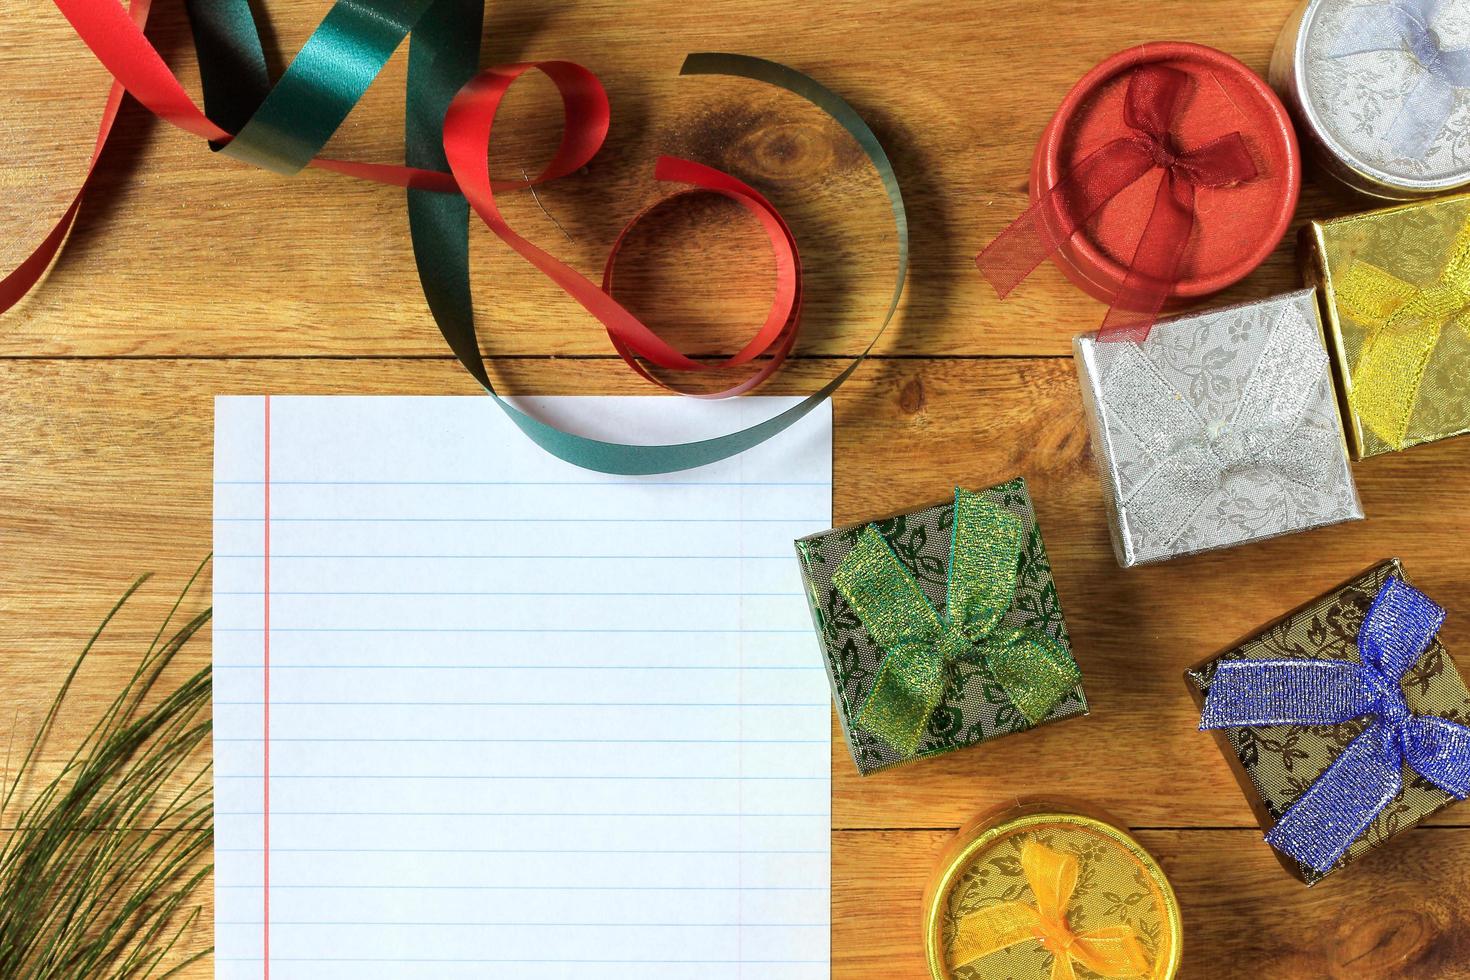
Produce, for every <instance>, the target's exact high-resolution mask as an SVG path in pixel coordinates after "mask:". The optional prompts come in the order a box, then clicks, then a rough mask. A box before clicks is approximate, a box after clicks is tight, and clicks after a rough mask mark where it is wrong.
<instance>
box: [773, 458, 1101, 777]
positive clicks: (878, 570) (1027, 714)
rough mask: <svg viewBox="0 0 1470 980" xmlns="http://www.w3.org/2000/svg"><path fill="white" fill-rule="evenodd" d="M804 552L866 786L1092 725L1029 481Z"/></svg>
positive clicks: (819, 540) (834, 682)
mask: <svg viewBox="0 0 1470 980" xmlns="http://www.w3.org/2000/svg"><path fill="white" fill-rule="evenodd" d="M957 513H958V514H959V517H958V519H957V517H956V515H957ZM796 552H797V556H798V558H799V559H800V562H801V573H802V578H803V581H804V583H805V587H806V591H807V598H808V601H809V603H810V605H811V610H812V618H813V620H814V621H815V624H816V629H817V635H818V637H819V639H820V641H821V645H822V653H823V656H824V658H825V660H826V668H827V676H828V680H829V681H830V682H831V686H832V698H833V701H834V703H835V705H836V708H837V714H838V720H839V722H840V723H841V726H842V730H843V733H844V735H845V736H846V739H847V744H848V748H849V750H850V751H851V752H852V757H853V760H854V761H855V762H856V763H857V767H858V771H859V772H861V773H863V774H867V773H870V772H874V771H876V770H878V769H882V768H885V767H887V766H891V765H895V764H897V763H900V762H905V761H908V760H909V759H916V758H925V757H928V756H934V755H941V754H943V753H945V752H952V751H954V750H955V749H960V748H964V747H966V746H969V745H974V744H976V743H978V742H984V741H986V740H988V739H992V738H997V737H999V736H1002V735H1008V734H1011V733H1012V732H1019V731H1024V730H1026V729H1028V728H1031V727H1033V726H1034V725H1037V724H1043V723H1046V722H1050V721H1056V720H1058V719H1061V718H1069V717H1071V716H1073V715H1083V714H1086V713H1087V699H1086V697H1085V696H1084V694H1083V692H1082V685H1081V679H1080V674H1079V673H1078V672H1077V668H1076V664H1075V663H1074V662H1073V661H1072V657H1071V642H1070V639H1069V637H1068V635H1067V624H1066V621H1065V620H1064V619H1063V617H1062V607H1061V603H1060V601H1059V600H1058V598H1057V590H1056V584H1055V583H1054V582H1053V581H1052V575H1051V566H1050V564H1049V562H1048V560H1047V556H1046V547H1045V545H1044V544H1043V543H1042V540H1041V531H1040V529H1039V528H1038V527H1037V525H1036V514H1035V511H1034V510H1033V509H1032V506H1031V498H1030V495H1029V494H1028V493H1027V490H1026V482H1025V481H1024V480H1022V479H1016V480H1012V481H1011V482H1009V483H1004V484H1001V485H1000V486H996V487H992V488H990V489H988V490H981V491H978V492H970V491H965V490H956V491H955V499H953V500H950V501H946V502H944V503H941V504H936V505H935V506H932V507H928V508H925V509H923V510H918V511H913V512H911V513H906V514H900V515H898V516H896V517H891V518H888V519H887V520H882V521H877V522H874V523H871V524H855V525H852V526H850V527H843V528H837V529H835V530H831V531H825V532H823V533H821V534H814V535H812V536H810V537H807V538H803V539H801V540H800V541H797V542H796ZM864 575H866V577H867V580H866V581H865V580H864ZM967 582H968V583H970V587H968V588H967V587H966V586H965V583H967ZM854 598H856V599H857V600H858V601H856V602H854V601H853V599H854ZM860 610H861V612H862V613H863V615H861V616H860ZM905 617H907V618H905ZM865 622H866V623H867V624H868V625H865ZM870 627H872V630H873V632H870ZM874 632H877V633H878V634H880V635H881V636H882V637H883V640H886V641H887V642H886V644H885V642H882V641H880V639H877V638H875V636H874ZM921 634H922V636H921ZM925 637H927V641H928V642H922V640H923V639H924V638H925ZM925 688H927V690H929V691H930V692H931V693H932V697H931V698H930V699H929V700H928V701H927V702H924V703H919V704H916V703H914V702H915V701H916V700H917V701H924V698H923V697H922V695H920V694H916V693H915V691H916V690H922V689H925ZM931 705H932V708H931V707H930V706H931ZM895 718H897V721H895ZM905 722H907V723H906V724H905ZM896 730H904V731H907V733H908V735H909V738H910V740H911V744H908V745H903V744H901V743H903V742H904V741H905V739H904V737H903V736H902V735H896V734H895V731H896ZM880 733H882V734H880ZM895 743H900V744H895Z"/></svg>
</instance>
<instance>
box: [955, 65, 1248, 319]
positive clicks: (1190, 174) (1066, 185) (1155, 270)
mask: <svg viewBox="0 0 1470 980" xmlns="http://www.w3.org/2000/svg"><path fill="white" fill-rule="evenodd" d="M1188 81H1189V76H1187V75H1185V74H1184V73H1183V72H1181V71H1178V70H1176V69H1173V68H1165V67H1164V66H1162V65H1146V66H1144V67H1142V68H1139V69H1138V70H1137V71H1135V72H1134V73H1133V76H1132V78H1130V79H1129V81H1128V95H1127V99H1126V101H1125V104H1124V121H1125V122H1127V124H1128V127H1129V128H1130V129H1132V130H1133V131H1134V134H1133V135H1130V136H1123V137H1120V138H1119V139H1116V140H1113V141H1112V142H1111V143H1108V144H1107V145H1105V146H1103V147H1101V148H1099V149H1097V150H1095V151H1093V152H1092V153H1090V154H1088V155H1087V157H1085V158H1084V159H1083V160H1082V162H1081V163H1079V164H1077V166H1076V167H1075V168H1073V169H1072V171H1071V172H1070V173H1068V174H1066V175H1065V176H1064V177H1062V179H1061V180H1060V181H1058V182H1057V185H1056V186H1055V187H1053V188H1052V189H1051V191H1050V193H1048V194H1047V195H1046V196H1045V197H1043V198H1042V199H1041V200H1039V201H1037V202H1036V203H1035V204H1033V205H1031V207H1029V208H1027V209H1026V212H1025V213H1024V214H1022V215H1021V216H1020V217H1019V218H1017V219H1016V220H1015V221H1013V222H1011V224H1010V225H1009V226H1008V227H1007V228H1006V229H1005V231H1003V232H1001V233H1000V234H999V235H998V236H997V237H996V239H995V241H993V242H991V243H990V244H989V245H988V246H986V248H985V251H983V252H981V253H980V255H979V256H978V257H977V258H976V259H975V263H976V264H977V265H978V266H979V267H980V272H981V273H982V274H984V276H985V278H986V279H989V280H990V284H991V285H992V286H994V287H995V291H996V292H997V293H999V294H1000V297H1001V298H1002V299H1004V298H1005V297H1006V295H1007V294H1008V293H1009V292H1010V291H1011V290H1012V289H1015V288H1016V286H1018V285H1020V283H1021V280H1023V279H1025V278H1026V277H1027V276H1029V275H1030V274H1031V272H1032V270H1034V269H1035V268H1036V267H1037V266H1038V265H1040V264H1041V262H1042V260H1043V259H1045V258H1046V257H1047V256H1049V255H1051V254H1052V253H1053V252H1055V251H1056V250H1057V249H1059V248H1061V247H1062V244H1063V243H1064V242H1065V241H1066V240H1067V239H1068V238H1070V237H1071V236H1072V234H1073V233H1074V232H1076V231H1077V229H1078V228H1080V227H1082V226H1083V225H1084V224H1086V223H1087V222H1088V221H1089V220H1090V219H1091V218H1092V216H1093V215H1094V214H1096V213H1097V212H1098V211H1099V210H1100V209H1101V208H1102V206H1103V205H1104V204H1106V203H1107V202H1108V201H1110V200H1112V199H1113V198H1114V197H1115V196H1117V195H1118V193H1119V192H1121V191H1122V190H1123V188H1125V187H1127V186H1128V185H1129V184H1132V183H1133V182H1134V181H1136V180H1138V179H1139V178H1141V177H1143V176H1144V175H1145V174H1147V173H1148V172H1149V171H1151V170H1153V169H1154V168H1155V167H1159V168H1162V169H1163V171H1164V174H1163V177H1162V178H1161V179H1160V180H1159V190H1158V194H1157V195H1156V196H1155V197H1154V206H1153V211H1152V213H1150V215H1149V219H1148V224H1147V225H1145V226H1144V229H1143V235H1142V237H1141V238H1139V240H1138V246H1137V248H1136V249H1135V251H1134V253H1133V261H1132V262H1130V263H1129V266H1128V275H1127V277H1126V278H1125V279H1124V281H1123V285H1122V287H1121V288H1120V289H1119V290H1118V291H1117V292H1116V293H1115V294H1114V295H1113V299H1112V305H1111V306H1110V307H1109V308H1108V315H1107V317H1106V318H1105V319H1104V321H1103V326H1102V330H1101V331H1100V332H1099V338H1100V339H1106V340H1142V339H1143V338H1144V337H1147V336H1148V332H1149V330H1150V328H1152V327H1153V324H1154V321H1155V320H1156V319H1157V318H1158V315H1159V310H1160V309H1162V308H1163V305H1164V301H1165V300H1166V299H1167V298H1168V296H1169V293H1170V292H1171V291H1172V290H1173V288H1174V284H1175V283H1176V282H1177V281H1178V268H1179V260H1180V257H1181V256H1182V255H1183V253H1184V249H1185V246H1186V245H1187V244H1188V243H1189V235H1190V232H1191V231H1192V230H1193V229H1194V196H1195V189H1196V188H1198V187H1223V186H1225V185H1227V184H1234V183H1239V182H1241V181H1246V180H1250V179H1251V178H1253V177H1255V176H1256V175H1257V170H1256V165H1255V162H1254V161H1253V160H1252V159H1251V155H1250V151H1249V150H1248V149H1247V148H1246V145H1245V139H1244V138H1243V137H1242V136H1241V135H1240V133H1238V132H1235V133H1229V134H1227V135H1225V136H1221V137H1219V138H1218V139H1215V140H1211V141H1210V142H1209V143H1206V144H1205V145H1204V146H1200V147H1196V148H1195V149H1192V150H1180V149H1179V145H1178V142H1177V141H1176V140H1175V138H1174V135H1173V133H1171V132H1170V127H1171V126H1172V124H1173V122H1174V117H1175V115H1176V114H1177V113H1178V111H1179V102H1180V96H1182V95H1183V94H1184V87H1185V85H1186V84H1187V83H1188Z"/></svg>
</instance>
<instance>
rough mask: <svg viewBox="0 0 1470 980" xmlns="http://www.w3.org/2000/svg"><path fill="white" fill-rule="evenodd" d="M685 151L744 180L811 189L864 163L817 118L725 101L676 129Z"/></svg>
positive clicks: (832, 128)
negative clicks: (841, 172) (815, 183)
mask: <svg viewBox="0 0 1470 980" xmlns="http://www.w3.org/2000/svg"><path fill="white" fill-rule="evenodd" d="M679 131H680V132H682V134H683V140H682V142H683V143H684V147H685V152H684V153H683V154H681V155H684V156H688V157H690V158H691V159H695V160H702V161H706V162H709V163H710V164H711V165H712V166H714V167H716V168H718V169H720V170H723V171H725V172H726V173H730V174H734V175H736V176H738V177H740V178H741V179H742V180H751V181H754V182H756V183H757V184H759V183H763V182H764V183H779V184H785V183H790V184H796V185H803V184H806V185H809V184H811V183H813V182H814V181H817V180H820V179H823V178H828V177H831V176H832V175H833V174H834V173H837V172H840V171H845V170H853V169H856V168H858V167H860V166H861V165H862V164H863V162H864V159H865V158H864V156H863V153H862V150H861V149H859V147H858V146H857V144H856V143H855V142H854V141H853V140H852V139H851V137H849V136H848V135H847V133H846V132H844V131H843V130H842V128H841V127H840V126H837V125H836V124H835V123H830V122H827V121H826V120H823V119H821V118H819V117H817V116H816V115H815V114H812V116H811V118H806V116H805V115H803V116H802V117H801V118H793V117H792V116H791V115H790V114H789V113H788V112H787V111H786V110H785V109H783V108H782V107H781V106H780V105H779V104H775V103H772V104H770V105H763V104H755V105H751V104H746V103H723V104H720V105H716V106H712V107H710V108H708V109H706V110H704V111H701V112H700V113H699V114H697V115H696V116H694V117H692V118H691V119H689V120H688V122H687V123H686V124H685V125H683V126H680V127H679Z"/></svg>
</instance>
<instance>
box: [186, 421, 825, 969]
mask: <svg viewBox="0 0 1470 980" xmlns="http://www.w3.org/2000/svg"><path fill="white" fill-rule="evenodd" d="M525 403H526V404H527V405H528V406H529V407H530V408H531V409H532V410H533V411H534V412H536V414H538V415H540V416H542V417H544V418H548V419H551V420H556V419H559V418H566V419H570V420H575V422H576V424H577V425H578V426H579V427H581V428H582V430H583V431H587V432H589V434H592V435H596V436H600V437H604V438H608V437H612V438H615V437H617V435H618V434H619V433H625V434H626V433H636V435H637V438H639V439H640V440H643V441H648V442H658V441H674V440H678V439H680V438H689V437H690V436H691V434H692V435H693V436H694V437H702V436H705V435H712V434H714V433H716V432H720V431H725V430H728V429H730V428H733V427H736V426H738V425H741V424H748V423H749V422H750V421H754V420H756V419H758V418H763V417H766V416H769V415H772V414H775V413H776V412H777V411H779V410H780V409H782V408H784V407H786V406H788V405H790V404H791V403H792V400H791V399H785V398H744V399H739V400H736V401H732V402H723V403H705V402H694V401H691V400H674V399H669V398H545V399H526V400H525ZM215 413H216V419H215V487H214V494H215V496H214V514H215V525H214V539H215V552H216V553H215V559H214V562H215V564H214V589H215V592H214V602H215V625H214V697H215V701H214V724H215V761H216V775H215V800H216V856H217V863H216V869H215V889H216V894H215V899H216V920H215V926H216V929H215V940H216V964H217V965H216V976H218V977H222V978H236V977H252V978H254V977H262V976H275V977H279V978H282V980H284V978H288V977H311V978H337V977H352V978H364V977H371V978H377V977H385V978H395V977H414V978H426V977H434V978H441V977H443V978H456V977H505V978H517V980H521V978H524V980H541V978H552V977H558V978H559V977H579V978H585V977H596V978H598V980H617V978H629V980H632V978H637V980H660V978H675V977H677V978H686V977H701V978H721V977H731V978H734V977H747V978H770V980H809V978H818V977H826V976H827V975H828V962H829V938H828V936H829V911H828V909H829V892H830V870H829V868H830V843H829V842H830V836H829V826H830V774H829V763H830V758H831V747H830V738H831V735H830V732H831V729H830V721H829V712H830V708H829V705H830V696H829V693H828V687H827V682H826V679H825V677H824V674H823V670H822V667H821V657H820V655H819V651H818V647H817V643H816V640H815V639H814V638H813V635H812V625H811V617H810V614H809V612H808V610H807V607H806V603H805V600H804V599H803V598H802V593H801V582H800V577H799V574H798V571H797V563H796V560H795V558H794V555H793V551H792V541H793V540H794V539H796V538H798V537H801V536H803V535H806V534H810V533H812V532H814V531H820V530H823V529H825V528H827V527H830V526H831V459H832V446H831V441H832V435H831V433H832V420H831V412H830V408H829V407H828V406H822V407H821V408H819V409H818V410H816V411H814V412H813V413H812V414H811V415H810V416H808V417H807V418H806V419H804V420H803V421H802V422H800V423H798V424H797V425H796V426H794V427H793V428H792V429H790V430H788V431H787V432H785V433H783V434H782V435H780V436H778V437H777V438H776V439H774V440H772V441H771V442H769V443H767V444H766V445H764V446H761V447H759V448H757V449H755V450H752V451H750V452H747V453H745V454H743V455H742V456H739V457H737V458H735V459H733V460H729V461H726V462H724V463H720V464H715V465H712V466H708V467H704V468H702V469H699V470H694V471H690V472H688V473H682V474H674V475H671V476H659V477H610V476H606V475H603V474H597V473H591V472H588V471H586V470H580V469H577V468H575V467H573V466H570V465H568V464H566V463H562V462H561V461H559V460H557V459H555V458H553V457H551V456H549V455H546V454H545V453H544V452H542V451H541V450H540V449H538V448H536V447H535V446H534V445H533V444H532V443H531V442H529V441H528V440H527V439H526V438H525V437H524V436H523V435H521V433H520V432H519V431H518V430H516V429H515V428H514V427H513V426H512V425H511V423H510V422H509V421H508V420H507V419H506V418H505V416H504V415H503V414H502V413H501V412H500V410H499V409H498V408H496V407H495V406H494V405H493V404H492V403H491V401H490V399H488V398H485V397H478V398H473V397H456V398H448V397H446V398H417V397H414V398H409V397H376V398H373V397H365V398H359V397H284V396H275V397H271V398H268V399H267V398H264V397H221V398H219V399H218V400H217V401H216V402H215Z"/></svg>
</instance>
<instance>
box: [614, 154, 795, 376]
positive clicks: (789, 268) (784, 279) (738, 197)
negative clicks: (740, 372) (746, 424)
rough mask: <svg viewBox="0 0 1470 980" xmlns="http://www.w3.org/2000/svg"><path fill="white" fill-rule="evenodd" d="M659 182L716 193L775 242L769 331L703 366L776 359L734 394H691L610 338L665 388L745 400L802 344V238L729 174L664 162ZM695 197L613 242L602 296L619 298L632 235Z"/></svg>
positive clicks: (628, 361)
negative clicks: (622, 258) (623, 258)
mask: <svg viewBox="0 0 1470 980" xmlns="http://www.w3.org/2000/svg"><path fill="white" fill-rule="evenodd" d="M653 176H654V179H655V180H671V181H681V182H683V183H687V184H693V185H694V186H695V187H696V188H697V189H698V190H705V191H713V192H714V193H716V194H720V195H723V196H725V197H728V198H729V199H731V200H733V201H735V202H737V203H738V204H740V205H742V206H743V207H744V208H745V209H746V210H747V211H749V212H750V213H751V214H752V215H754V216H755V218H756V220H758V221H759V222H760V223H761V227H762V228H764V229H765V232H766V235H767V237H769V238H770V241H771V251H772V252H773V254H774V255H775V257H776V294H775V296H774V297H773V298H772V299H771V312H770V314H769V315H768V316H767V317H766V322H765V325H764V326H762V327H761V329H760V332H758V333H757V334H756V335H755V336H754V337H753V338H751V340H750V343H748V344H746V345H745V347H744V348H743V349H741V350H740V351H739V352H737V353H736V354H734V355H733V356H731V357H729V358H726V359H725V360H723V361H721V362H719V363H716V364H708V365H702V366H704V367H707V368H709V369H710V370H714V369H717V368H721V367H734V366H736V365H739V364H745V363H747V362H749V361H750V360H752V359H753V358H755V357H758V356H759V355H761V354H764V353H769V354H770V355H771V359H770V360H768V361H767V362H766V363H765V364H764V365H762V366H761V368H760V370H758V371H757V372H756V373H755V374H753V375H751V376H750V377H749V378H746V379H745V380H744V381H742V382H740V383H739V384H738V385H735V386H734V387H733V388H729V389H726V390H725V391H720V392H714V393H702V392H690V391H686V390H684V389H682V388H678V387H675V386H674V385H670V384H668V383H666V382H664V381H663V380H662V379H660V378H656V377H654V376H653V375H652V374H650V373H649V372H648V371H647V370H645V369H644V367H643V365H641V364H640V363H638V361H637V356H642V357H645V358H647V359H648V360H650V361H654V357H653V356H652V355H651V353H650V352H648V351H645V350H642V349H640V348H636V347H633V346H632V345H630V344H626V343H624V342H623V340H622V338H621V337H619V336H618V335H617V334H615V333H613V331H612V330H611V329H609V330H608V337H609V339H611V340H612V344H613V347H614V348H616V349H617V352H618V354H619V355H621V356H622V358H623V361H624V362H625V363H626V364H627V365H628V366H629V367H631V368H632V369H633V370H634V371H637V372H638V373H639V374H640V375H642V376H643V377H644V378H646V379H648V380H649V381H651V382H653V383H654V384H656V385H658V386H660V387H662V388H667V389H668V390H670V391H677V392H679V393H680V394H684V395H691V396H692V397H695V398H727V397H730V396H733V395H740V394H744V393H745V392H747V391H750V390H751V389H752V388H755V387H758V386H759V385H760V384H761V383H762V382H764V381H765V380H766V379H767V378H769V377H770V376H771V375H772V374H774V373H775V372H776V369H777V368H779V367H780V366H781V363H782V362H783V361H785V360H786V355H788V354H789V353H791V348H792V347H793V346H794V345H795V343H796V333H797V330H798V328H799V326H800V323H801V258H800V256H799V254H798V253H797V250H796V238H795V237H794V236H793V235H792V234H791V229H790V228H789V227H787V225H786V222H785V220H783V219H782V217H781V215H780V213H779V212H777V211H776V209H775V208H774V207H772V206H771V203H770V202H769V201H767V200H766V199H765V198H764V197H762V196H761V195H760V194H758V193H757V192H756V191H755V190H753V189H752V188H750V187H748V186H747V185H745V184H744V183H742V182H741V181H739V180H736V179H735V178H734V177H731V176H730V175H728V174H724V173H721V172H720V171H718V170H712V169H710V168H709V167H705V166H702V165H700V164H697V163H691V162H690V161H688V160H681V159H679V158H677V157H660V158H659V161H658V164H657V165H656V166H655V168H654V171H653ZM693 193H697V191H696V190H688V191H681V192H679V193H677V194H673V195H670V196H669V197H666V198H664V199H663V200H661V201H657V202H655V203H654V204H652V205H650V206H649V207H648V208H646V209H644V210H643V211H642V212H641V213H639V214H638V215H636V216H634V218H633V220H631V221H629V222H628V224H627V225H625V226H624V228H623V230H622V232H621V233H620V234H619V235H618V237H617V240H616V241H615V242H613V247H612V249H611V251H609V252H608V254H607V265H606V266H605V267H604V268H603V271H602V291H603V292H604V293H606V294H607V295H608V296H612V295H613V273H614V272H615V271H616V269H617V261H618V254H619V252H621V251H622V247H623V243H624V242H625V241H626V240H627V237H628V234H629V233H630V232H631V231H632V230H633V229H634V228H635V227H636V226H637V225H638V223H639V222H640V221H642V220H643V219H644V218H645V217H647V216H648V215H649V214H650V213H652V212H653V211H655V210H657V209H658V208H660V207H663V206H664V205H666V204H668V203H669V202H670V201H673V200H676V199H677V198H679V197H682V196H684V195H687V194H693Z"/></svg>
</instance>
